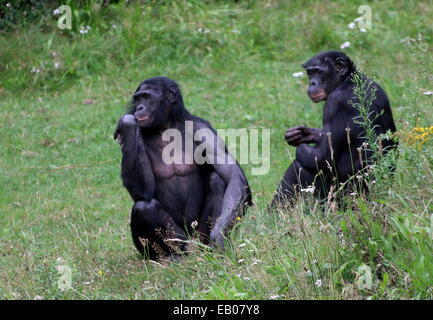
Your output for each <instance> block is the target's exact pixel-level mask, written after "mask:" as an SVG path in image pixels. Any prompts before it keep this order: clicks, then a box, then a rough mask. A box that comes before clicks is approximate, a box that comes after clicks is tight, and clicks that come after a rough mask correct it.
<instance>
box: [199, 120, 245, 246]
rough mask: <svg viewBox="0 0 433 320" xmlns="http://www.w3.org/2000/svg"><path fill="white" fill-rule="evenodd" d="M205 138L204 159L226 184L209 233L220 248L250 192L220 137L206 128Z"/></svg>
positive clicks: (240, 170) (240, 171) (238, 167)
mask: <svg viewBox="0 0 433 320" xmlns="http://www.w3.org/2000/svg"><path fill="white" fill-rule="evenodd" d="M208 129H209V128H208ZM205 139H206V140H205V141H203V142H202V144H205V146H206V161H207V163H209V164H211V165H212V166H213V168H214V169H215V171H216V172H217V173H218V174H219V175H220V177H221V178H222V179H223V180H224V182H225V183H226V185H227V187H226V190H225V192H224V196H223V200H222V205H221V212H220V215H219V217H218V218H217V219H216V222H215V224H214V225H213V228H212V230H211V232H210V235H209V237H210V240H211V242H212V243H214V244H215V245H217V246H218V247H221V248H222V247H223V246H224V242H223V236H224V234H225V232H226V231H227V230H228V228H229V227H230V226H232V224H233V223H234V222H235V219H236V217H237V216H239V215H240V214H241V212H242V210H243V207H244V206H245V205H249V204H251V192H250V188H249V185H248V181H247V179H246V177H245V175H244V173H243V172H242V169H241V168H240V166H239V165H238V163H237V162H236V160H235V159H234V158H233V157H232V156H231V155H230V154H229V153H228V152H227V150H226V148H225V145H224V142H223V141H222V139H221V138H220V137H218V136H217V134H216V133H215V132H214V131H213V130H211V129H209V130H206V135H205ZM209 151H210V152H209ZM212 151H213V152H212Z"/></svg>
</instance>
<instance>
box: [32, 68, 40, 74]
mask: <svg viewBox="0 0 433 320" xmlns="http://www.w3.org/2000/svg"><path fill="white" fill-rule="evenodd" d="M30 72H31V73H40V72H41V69H39V68H36V67H32V70H30Z"/></svg>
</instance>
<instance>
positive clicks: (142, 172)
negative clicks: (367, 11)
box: [114, 114, 155, 201]
mask: <svg viewBox="0 0 433 320" xmlns="http://www.w3.org/2000/svg"><path fill="white" fill-rule="evenodd" d="M117 137H119V139H120V143H121V145H122V154H123V157H122V173H121V176H122V180H123V184H124V186H125V187H126V189H127V190H128V192H129V194H130V195H131V197H132V199H133V200H134V201H139V200H147V201H150V200H151V199H152V198H153V196H154V192H155V178H154V176H153V172H152V166H151V163H150V160H149V157H148V155H147V153H146V150H145V147H144V143H143V137H142V135H141V132H140V128H139V126H138V124H137V121H136V120H135V117H134V116H133V115H130V114H127V115H124V116H123V117H122V118H121V119H120V120H119V123H118V126H117V129H116V132H115V133H114V138H117Z"/></svg>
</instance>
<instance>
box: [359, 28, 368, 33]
mask: <svg viewBox="0 0 433 320" xmlns="http://www.w3.org/2000/svg"><path fill="white" fill-rule="evenodd" d="M359 31H361V32H367V29H365V28H361V29H359Z"/></svg>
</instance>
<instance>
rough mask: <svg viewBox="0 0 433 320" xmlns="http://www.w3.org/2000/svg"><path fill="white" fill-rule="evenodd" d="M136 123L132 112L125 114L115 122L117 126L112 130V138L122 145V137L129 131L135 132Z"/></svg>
mask: <svg viewBox="0 0 433 320" xmlns="http://www.w3.org/2000/svg"><path fill="white" fill-rule="evenodd" d="M137 125H138V123H137V120H136V119H135V117H134V116H133V115H132V114H125V115H124V116H122V118H120V119H119V122H118V123H117V128H116V130H115V131H114V139H117V141H119V143H120V144H121V145H122V144H123V140H124V138H125V137H126V135H128V133H129V132H133V133H134V134H135V130H136V128H137Z"/></svg>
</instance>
